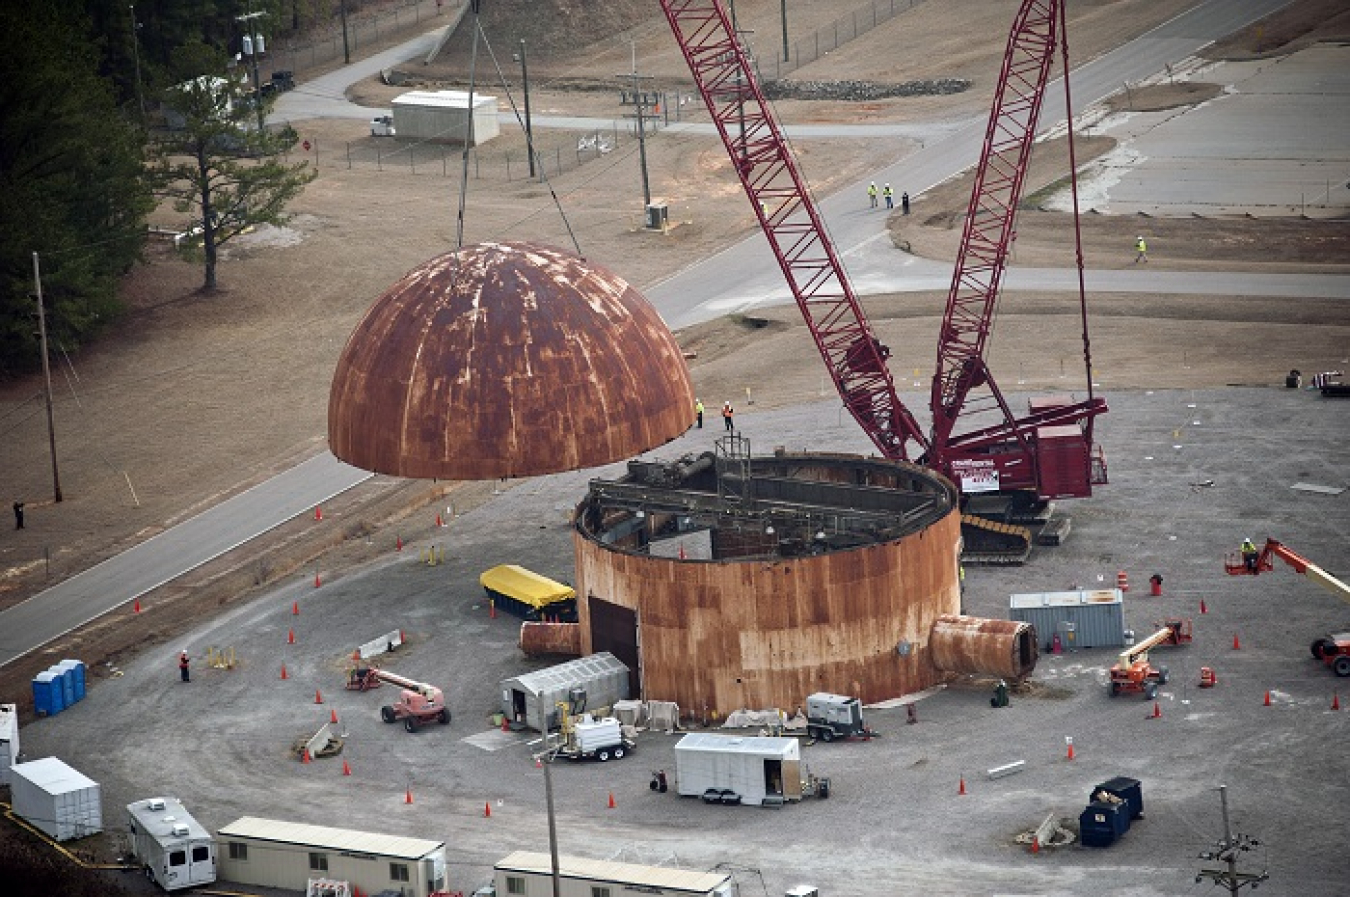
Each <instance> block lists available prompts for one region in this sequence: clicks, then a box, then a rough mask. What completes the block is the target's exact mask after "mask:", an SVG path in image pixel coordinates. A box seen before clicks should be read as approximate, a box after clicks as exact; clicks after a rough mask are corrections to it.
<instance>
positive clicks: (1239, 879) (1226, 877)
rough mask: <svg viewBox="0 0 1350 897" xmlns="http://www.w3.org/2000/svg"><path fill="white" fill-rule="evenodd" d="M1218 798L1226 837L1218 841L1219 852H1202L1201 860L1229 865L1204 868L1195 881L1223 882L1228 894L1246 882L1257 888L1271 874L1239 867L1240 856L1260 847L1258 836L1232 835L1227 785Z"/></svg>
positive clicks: (1240, 887) (1218, 883)
mask: <svg viewBox="0 0 1350 897" xmlns="http://www.w3.org/2000/svg"><path fill="white" fill-rule="evenodd" d="M1219 801H1220V804H1221V806H1222V807H1223V838H1221V839H1220V840H1219V842H1218V848H1219V849H1218V850H1217V851H1206V852H1204V853H1202V854H1200V859H1202V860H1218V861H1219V862H1221V863H1225V864H1226V865H1227V868H1226V869H1201V870H1200V871H1199V872H1197V873H1196V875H1195V881H1196V883H1197V884H1199V883H1200V882H1201V881H1203V880H1204V879H1206V878H1208V879H1209V880H1210V881H1212V882H1213V883H1214V884H1216V885H1223V886H1226V887H1227V888H1228V893H1229V894H1232V895H1236V894H1237V892H1238V891H1240V890H1242V888H1243V886H1244V885H1251V886H1252V890H1256V888H1257V886H1258V885H1260V884H1261V882H1263V881H1265V880H1266V879H1268V878H1270V875H1269V874H1268V873H1267V872H1266V871H1265V870H1264V869H1263V870H1262V871H1260V872H1239V871H1238V868H1237V861H1238V857H1239V856H1240V855H1241V854H1243V853H1245V852H1247V851H1249V850H1251V849H1253V848H1255V847H1259V846H1260V844H1261V842H1260V841H1258V840H1256V839H1255V838H1252V837H1249V836H1247V835H1243V834H1241V833H1239V834H1238V835H1237V836H1236V837H1234V835H1233V826H1232V825H1231V824H1230V823H1229V821H1228V786H1227V785H1220V786H1219Z"/></svg>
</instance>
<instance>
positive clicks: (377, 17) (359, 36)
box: [268, 0, 464, 72]
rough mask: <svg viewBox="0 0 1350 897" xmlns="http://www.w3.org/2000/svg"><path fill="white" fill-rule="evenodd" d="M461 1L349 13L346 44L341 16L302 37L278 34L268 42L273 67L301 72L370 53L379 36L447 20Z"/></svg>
mask: <svg viewBox="0 0 1350 897" xmlns="http://www.w3.org/2000/svg"><path fill="white" fill-rule="evenodd" d="M462 2H464V0H401V2H400V3H399V4H398V5H396V6H393V7H392V8H385V9H382V10H380V11H378V12H373V13H367V14H362V15H360V16H356V15H352V16H348V17H347V38H346V47H345V48H344V46H343V37H342V23H341V21H340V20H338V21H334V22H333V23H331V24H330V25H329V26H328V27H326V28H324V29H322V30H319V31H317V32H310V33H309V34H306V35H305V36H304V37H297V38H284V37H283V38H278V39H277V40H275V41H272V42H271V43H270V44H269V45H268V49H269V51H270V62H271V65H272V70H273V71H291V72H304V71H305V70H306V69H314V68H319V67H321V66H325V65H328V64H330V63H333V62H342V61H343V60H345V59H346V57H347V54H348V52H350V54H351V57H352V58H353V59H356V58H357V57H358V56H360V55H362V54H366V55H369V53H370V52H372V48H373V47H376V46H377V45H378V44H379V42H380V41H381V40H385V41H387V40H389V39H391V38H393V37H397V36H400V35H401V34H402V33H403V32H405V31H406V32H414V33H415V32H416V31H418V30H430V29H431V28H434V27H436V24H437V22H438V21H440V22H443V23H445V24H449V23H450V21H452V16H454V15H457V14H458V11H459V7H460V5H461V4H462Z"/></svg>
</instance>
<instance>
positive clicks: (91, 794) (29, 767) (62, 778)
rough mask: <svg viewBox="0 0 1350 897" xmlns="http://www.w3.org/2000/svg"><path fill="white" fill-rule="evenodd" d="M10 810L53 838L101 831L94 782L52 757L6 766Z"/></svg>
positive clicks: (99, 799)
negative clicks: (11, 805) (8, 777)
mask: <svg viewBox="0 0 1350 897" xmlns="http://www.w3.org/2000/svg"><path fill="white" fill-rule="evenodd" d="M9 771H10V780H9V790H10V796H11V801H12V803H13V806H14V812H15V813H17V814H18V815H19V816H20V817H21V818H23V819H25V820H27V821H28V822H29V823H30V824H32V825H33V826H34V827H35V828H37V829H40V830H41V831H43V832H46V833H47V835H48V836H49V837H51V838H54V839H56V840H57V841H70V840H73V839H76V838H84V837H87V836H89V835H96V834H98V833H99V832H101V831H103V798H102V789H101V788H100V787H99V784H98V782H95V781H94V780H93V779H91V778H89V777H88V776H86V775H84V774H83V773H81V772H80V771H79V770H76V769H72V768H70V767H69V766H67V765H66V764H64V763H62V762H61V761H60V760H58V759H56V758H55V757H43V758H42V759H40V760H32V761H30V762H28V763H16V764H15V765H14V766H11V767H10V770H9Z"/></svg>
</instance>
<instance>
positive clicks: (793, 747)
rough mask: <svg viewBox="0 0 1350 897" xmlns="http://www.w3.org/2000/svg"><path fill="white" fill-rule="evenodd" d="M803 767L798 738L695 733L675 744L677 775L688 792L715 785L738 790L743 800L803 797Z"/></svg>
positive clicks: (693, 793)
mask: <svg viewBox="0 0 1350 897" xmlns="http://www.w3.org/2000/svg"><path fill="white" fill-rule="evenodd" d="M801 767H802V755H801V744H800V743H799V742H798V741H797V739H795V738H759V737H754V736H750V737H742V736H737V735H713V734H710V733H706V732H691V733H689V734H688V735H686V736H684V737H683V738H681V739H680V743H679V744H677V745H675V777H676V779H677V785H678V790H679V793H680V794H681V795H684V796H686V797H698V796H702V795H703V794H704V792H706V791H708V790H709V789H714V788H715V789H719V790H722V791H732V792H734V793H735V794H736V795H737V796H738V797H739V798H740V803H743V804H755V805H759V804H763V803H769V802H776V803H782V802H783V801H789V800H792V801H795V800H801V799H802V778H801Z"/></svg>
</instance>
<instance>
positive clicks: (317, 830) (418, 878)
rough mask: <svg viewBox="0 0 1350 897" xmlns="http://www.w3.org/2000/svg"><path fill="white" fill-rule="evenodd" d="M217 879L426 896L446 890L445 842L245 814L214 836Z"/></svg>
mask: <svg viewBox="0 0 1350 897" xmlns="http://www.w3.org/2000/svg"><path fill="white" fill-rule="evenodd" d="M216 834H217V836H218V837H217V841H218V842H219V850H220V877H221V878H223V879H225V880H226V881H232V882H238V883H239V884H245V885H262V886H264V887H271V888H286V889H289V890H292V891H304V890H306V888H307V886H308V883H309V880H310V879H326V880H328V881H339V882H341V881H345V882H347V883H348V884H349V885H350V886H351V889H352V892H353V893H355V889H357V888H360V889H361V891H362V893H365V894H379V893H381V892H383V891H393V892H395V893H397V894H402V895H403V897H428V895H429V894H431V893H432V892H433V891H445V890H448V888H449V886H448V885H447V884H446V866H445V842H444V841H431V840H428V839H426V838H408V837H403V836H400V835H381V834H376V833H374V832H363V831H354V830H352V829H342V828H330V827H328V826H323V825H307V824H305V823H300V822H282V821H279V820H276V819H259V818H257V817H254V816H245V817H243V818H242V819H236V820H235V821H234V822H231V823H230V824H229V825H227V826H224V827H223V828H221V829H220V830H219V831H218V832H217V833H216Z"/></svg>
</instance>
